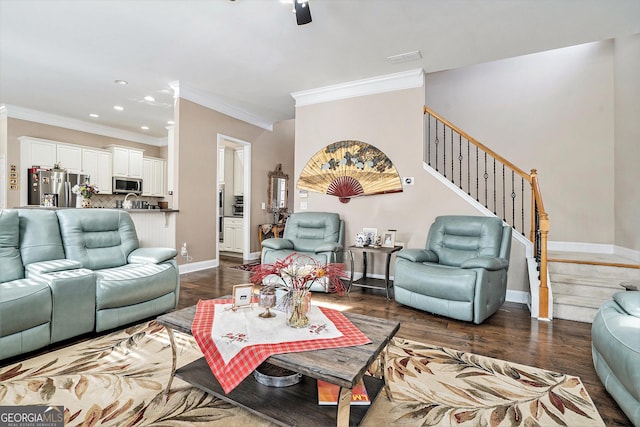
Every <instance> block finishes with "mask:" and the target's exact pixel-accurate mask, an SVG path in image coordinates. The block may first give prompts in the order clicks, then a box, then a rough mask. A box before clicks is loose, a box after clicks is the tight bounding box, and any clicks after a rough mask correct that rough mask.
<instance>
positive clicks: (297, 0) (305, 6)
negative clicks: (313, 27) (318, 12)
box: [230, 0, 311, 25]
mask: <svg viewBox="0 0 640 427" xmlns="http://www.w3.org/2000/svg"><path fill="white" fill-rule="evenodd" d="M230 1H232V2H234V1H236V0H230ZM280 2H281V3H293V13H295V15H296V21H297V22H298V25H304V24H308V23H309V22H311V10H310V9H309V0H280Z"/></svg>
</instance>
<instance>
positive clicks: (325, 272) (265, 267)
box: [250, 253, 347, 294]
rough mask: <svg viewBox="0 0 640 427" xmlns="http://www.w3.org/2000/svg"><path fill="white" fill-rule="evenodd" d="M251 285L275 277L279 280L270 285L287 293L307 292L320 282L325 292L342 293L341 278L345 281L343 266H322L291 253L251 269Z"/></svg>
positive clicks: (312, 260) (330, 264) (312, 259)
mask: <svg viewBox="0 0 640 427" xmlns="http://www.w3.org/2000/svg"><path fill="white" fill-rule="evenodd" d="M252 271H253V275H252V276H251V279H250V280H251V283H253V284H259V285H261V284H263V281H264V280H265V278H266V279H267V281H269V280H268V276H271V275H276V276H278V277H279V278H280V279H281V280H279V281H277V282H275V283H273V281H269V282H270V284H271V285H272V286H274V287H277V288H284V289H286V290H288V291H308V290H309V288H310V287H311V285H312V284H313V283H314V282H316V281H318V280H319V279H325V280H322V284H323V286H324V287H325V288H326V290H327V292H338V293H339V294H342V293H344V291H345V288H344V283H342V280H340V279H341V278H343V279H346V278H347V276H346V274H345V272H344V264H342V263H328V264H322V263H320V262H319V261H318V260H317V259H315V258H311V257H310V256H307V255H301V254H298V253H292V254H291V255H289V256H287V257H286V258H284V259H281V260H277V261H276V262H275V263H273V264H260V265H257V266H255V267H254V268H253V269H252Z"/></svg>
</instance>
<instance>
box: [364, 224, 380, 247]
mask: <svg viewBox="0 0 640 427" xmlns="http://www.w3.org/2000/svg"><path fill="white" fill-rule="evenodd" d="M362 232H363V233H364V234H366V235H367V240H366V242H365V246H373V244H374V243H375V241H376V236H377V235H378V229H377V228H370V227H365V228H363V229H362Z"/></svg>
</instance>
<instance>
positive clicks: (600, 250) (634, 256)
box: [547, 241, 640, 263]
mask: <svg viewBox="0 0 640 427" xmlns="http://www.w3.org/2000/svg"><path fill="white" fill-rule="evenodd" d="M547 249H548V250H550V251H559V252H584V253H590V254H608V255H617V256H620V257H623V258H627V259H629V260H631V261H635V262H638V263H640V251H635V250H633V249H629V248H623V247H622V246H616V245H610V244H606V243H585V242H552V241H549V242H548V244H547Z"/></svg>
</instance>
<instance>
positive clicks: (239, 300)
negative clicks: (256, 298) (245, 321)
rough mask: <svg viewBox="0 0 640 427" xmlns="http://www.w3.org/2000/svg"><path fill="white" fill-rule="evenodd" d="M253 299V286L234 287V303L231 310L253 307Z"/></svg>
mask: <svg viewBox="0 0 640 427" xmlns="http://www.w3.org/2000/svg"><path fill="white" fill-rule="evenodd" d="M252 297H253V285H252V284H242V285H233V297H232V299H233V303H232V305H231V310H233V311H236V310H237V309H239V308H248V307H252V302H253V300H252Z"/></svg>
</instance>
